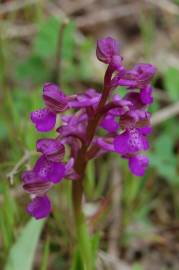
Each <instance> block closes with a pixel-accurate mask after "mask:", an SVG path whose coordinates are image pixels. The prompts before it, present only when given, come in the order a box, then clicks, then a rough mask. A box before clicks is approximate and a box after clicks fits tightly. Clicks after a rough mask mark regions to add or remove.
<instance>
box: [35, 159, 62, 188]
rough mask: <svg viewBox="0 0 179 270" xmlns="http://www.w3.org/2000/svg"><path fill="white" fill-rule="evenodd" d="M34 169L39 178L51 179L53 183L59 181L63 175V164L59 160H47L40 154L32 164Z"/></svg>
mask: <svg viewBox="0 0 179 270" xmlns="http://www.w3.org/2000/svg"><path fill="white" fill-rule="evenodd" d="M34 171H35V172H36V173H37V175H38V176H39V177H40V179H41V180H44V181H51V182H53V183H55V184H56V183H59V182H60V181H61V180H62V179H63V178H64V176H65V165H64V164H63V163H60V162H53V161H50V160H47V158H46V157H45V156H44V155H42V156H41V157H40V158H39V159H38V160H37V162H36V164H35V166H34Z"/></svg>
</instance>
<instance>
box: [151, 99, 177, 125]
mask: <svg viewBox="0 0 179 270" xmlns="http://www.w3.org/2000/svg"><path fill="white" fill-rule="evenodd" d="M177 114H179V101H178V102H176V103H174V104H171V105H169V106H167V107H165V108H164V109H161V110H160V111H158V112H156V113H155V114H153V116H152V118H151V124H152V126H155V125H158V124H161V123H163V122H164V121H166V120H168V119H170V118H172V117H174V116H176V115H177Z"/></svg>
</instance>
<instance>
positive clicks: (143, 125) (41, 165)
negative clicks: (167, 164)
mask: <svg viewBox="0 0 179 270" xmlns="http://www.w3.org/2000/svg"><path fill="white" fill-rule="evenodd" d="M119 49H120V48H119V43H118V41H116V40H115V39H113V38H111V37H107V38H104V39H101V40H98V41H97V48H96V55H97V58H98V60H100V61H101V62H103V63H105V64H107V65H108V67H107V71H106V73H105V76H104V87H103V91H102V92H98V91H96V90H95V89H88V90H86V92H84V93H79V94H76V95H71V96H66V95H65V94H64V93H63V92H62V90H61V89H60V88H59V87H58V86H57V85H56V84H53V83H45V85H44V87H43V100H44V104H45V107H44V108H42V109H38V110H37V111H34V112H32V113H31V120H32V122H33V123H34V124H35V127H36V129H37V130H38V131H39V132H47V131H50V130H52V129H54V128H55V131H56V132H57V135H56V138H55V139H52V138H46V139H40V140H38V141H37V145H36V148H37V151H38V152H40V153H41V156H40V158H39V159H38V160H37V161H36V164H35V165H34V167H33V169H32V170H30V171H26V172H24V174H23V176H22V180H23V187H24V189H25V191H27V192H28V193H30V194H31V195H32V196H31V197H32V201H31V203H30V204H29V205H28V207H27V211H28V212H29V213H30V214H31V215H32V216H34V217H35V218H36V219H40V218H43V217H46V216H48V214H49V213H50V211H51V203H50V200H49V198H48V197H47V192H48V190H49V189H50V188H51V187H52V186H53V185H56V184H58V183H59V182H61V181H62V180H63V179H65V178H68V179H71V180H74V181H78V179H80V177H82V176H83V175H80V174H81V173H82V174H84V170H85V166H86V164H87V162H88V160H90V159H94V158H96V157H98V156H100V155H102V154H104V153H107V152H110V151H113V152H116V153H117V154H119V155H120V156H121V158H124V159H126V160H128V165H129V170H130V171H131V172H132V173H133V174H134V175H136V176H143V175H144V173H145V170H146V168H147V167H148V164H149V160H148V158H147V157H146V156H144V155H143V154H141V152H143V151H146V150H148V149H149V143H148V140H147V137H148V135H149V134H150V133H151V127H150V114H149V113H148V112H147V106H148V105H149V104H151V103H152V102H153V97H152V91H153V90H152V86H151V85H150V81H151V79H152V77H153V76H154V74H155V72H156V68H155V67H154V66H153V65H151V64H143V63H141V64H137V65H135V66H134V67H133V68H132V69H131V70H127V69H126V68H125V67H124V66H123V58H122V56H121V55H120V50H119ZM118 86H123V87H125V88H126V94H125V96H123V97H121V96H120V93H118V92H117V91H116V90H115V89H116V88H117V87H118ZM66 111H68V114H66ZM57 117H60V118H61V125H60V126H59V127H55V125H56V118H57ZM100 129H103V130H104V131H105V132H104V133H105V135H104V136H103V137H100V136H99V132H98V130H100ZM66 147H69V148H70V151H68V153H70V154H69V157H68V161H67V162H66V163H65V162H64V161H63V160H64V155H65V149H66ZM79 153H82V154H83V159H84V163H83V164H84V168H81V170H80V168H78V167H79V166H76V164H77V160H79Z"/></svg>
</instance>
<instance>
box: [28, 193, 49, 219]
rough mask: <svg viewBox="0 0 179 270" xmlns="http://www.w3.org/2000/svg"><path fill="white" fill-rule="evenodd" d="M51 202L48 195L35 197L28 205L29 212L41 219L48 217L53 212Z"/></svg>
mask: <svg viewBox="0 0 179 270" xmlns="http://www.w3.org/2000/svg"><path fill="white" fill-rule="evenodd" d="M51 209H52V207H51V203H50V200H49V199H48V197H47V196H42V197H36V198H34V199H33V200H32V201H31V202H30V203H29V205H28V207H27V212H28V213H29V214H30V215H31V216H33V217H35V218H36V219H41V218H45V217H47V216H48V215H49V214H50V212H51Z"/></svg>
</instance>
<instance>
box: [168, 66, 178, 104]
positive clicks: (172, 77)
mask: <svg viewBox="0 0 179 270" xmlns="http://www.w3.org/2000/svg"><path fill="white" fill-rule="evenodd" d="M164 84H165V88H166V90H167V92H168V95H169V97H170V98H171V99H172V100H173V101H177V100H178V98H179V69H177V68H175V67H170V68H169V69H168V70H167V71H166V72H165V74H164Z"/></svg>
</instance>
